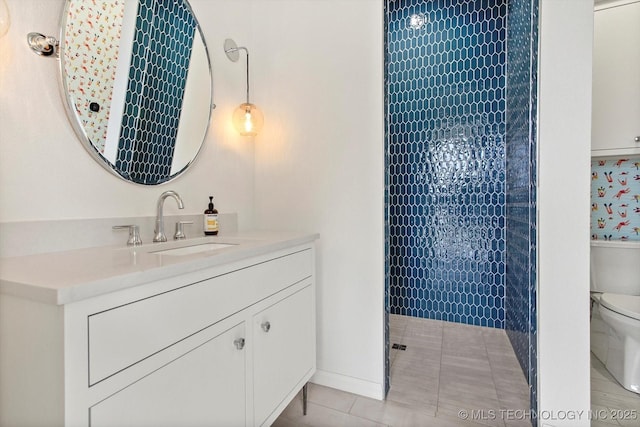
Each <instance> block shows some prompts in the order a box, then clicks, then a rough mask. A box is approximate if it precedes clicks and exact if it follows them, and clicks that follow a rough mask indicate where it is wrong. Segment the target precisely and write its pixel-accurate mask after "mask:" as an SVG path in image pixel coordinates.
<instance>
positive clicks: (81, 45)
mask: <svg viewBox="0 0 640 427" xmlns="http://www.w3.org/2000/svg"><path fill="white" fill-rule="evenodd" d="M67 13H68V17H67V25H66V28H65V34H64V38H65V42H64V43H65V46H66V47H67V48H66V49H64V60H65V61H64V64H65V72H66V73H67V75H68V76H69V79H67V81H68V87H67V90H68V92H69V96H70V97H71V99H72V100H73V101H74V105H75V110H76V114H77V115H78V117H79V119H80V122H81V123H82V127H83V128H84V130H85V132H86V134H87V138H89V140H90V141H91V142H92V143H93V145H94V146H95V147H96V149H97V150H98V151H100V152H103V151H104V145H105V141H106V138H107V125H108V123H109V111H110V109H111V98H112V94H113V82H114V80H115V76H116V68H117V63H118V49H119V46H120V35H121V30H122V19H123V16H124V0H71V1H70V3H69V6H68V12H67Z"/></svg>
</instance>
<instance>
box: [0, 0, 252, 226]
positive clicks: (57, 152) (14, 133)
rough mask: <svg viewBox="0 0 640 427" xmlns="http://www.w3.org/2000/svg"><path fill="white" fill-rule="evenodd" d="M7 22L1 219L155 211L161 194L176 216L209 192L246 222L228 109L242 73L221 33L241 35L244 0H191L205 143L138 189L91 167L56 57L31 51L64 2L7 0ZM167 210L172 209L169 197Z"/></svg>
mask: <svg viewBox="0 0 640 427" xmlns="http://www.w3.org/2000/svg"><path fill="white" fill-rule="evenodd" d="M7 5H8V8H9V13H10V15H11V27H10V29H9V32H8V33H7V35H6V36H5V37H3V38H1V39H0V153H1V155H0V222H14V221H30V220H58V219H70V218H104V217H133V216H151V215H155V203H156V200H157V198H158V196H159V195H160V193H161V192H162V191H165V190H168V189H172V190H176V191H177V192H178V193H179V194H180V195H181V196H182V198H183V199H184V202H185V209H184V210H183V211H180V213H181V214H197V213H202V212H203V211H204V210H205V209H206V208H207V204H208V196H209V195H213V196H215V201H216V207H217V208H218V209H219V210H220V211H221V212H238V215H239V225H240V228H244V229H247V228H252V224H253V221H252V214H253V172H254V150H253V144H252V143H250V142H249V141H247V140H246V139H243V138H241V137H239V136H237V134H236V133H235V131H233V128H232V126H231V120H230V117H231V113H232V112H233V110H234V109H235V107H236V106H237V105H239V104H240V103H241V102H242V101H243V99H244V73H243V72H242V70H240V69H239V67H238V64H234V63H232V62H231V61H229V60H228V59H227V58H226V56H225V54H224V51H223V48H222V44H223V41H224V39H225V38H226V37H236V38H242V37H244V36H245V34H247V32H248V29H247V25H246V10H247V5H248V1H247V0H235V1H226V0H191V5H192V7H193V9H194V10H195V12H196V15H197V16H198V17H199V22H200V25H201V26H202V29H203V32H204V34H205V38H206V41H207V44H208V48H209V54H210V56H211V59H212V62H213V69H214V71H213V73H214V96H215V99H214V101H215V103H216V104H217V105H218V109H216V110H214V112H213V114H212V121H211V124H210V129H209V132H208V134H207V137H206V141H205V147H204V149H203V150H202V152H201V154H200V158H199V159H198V161H197V162H196V163H195V164H194V165H193V167H192V168H191V169H190V170H189V171H188V172H187V173H186V174H184V175H183V176H181V177H180V178H178V179H177V180H175V181H173V182H171V183H168V184H165V185H162V186H159V187H155V186H154V187H144V186H140V185H135V184H130V183H128V182H124V181H122V180H120V179H118V178H117V177H115V176H114V175H112V174H111V173H109V172H107V171H106V170H104V169H103V168H102V167H101V166H99V165H98V164H97V163H96V162H95V161H94V160H93V159H92V158H91V157H90V156H89V154H88V153H87V152H86V151H85V149H84V148H83V147H82V145H81V144H80V142H79V140H78V139H77V138H76V136H75V134H74V133H73V130H72V127H71V125H70V124H69V122H68V120H67V118H66V115H65V110H64V107H63V104H62V98H61V96H60V93H59V89H58V73H59V70H58V68H59V63H58V61H57V60H56V59H52V58H42V57H39V56H37V55H35V54H34V53H33V52H31V51H30V50H29V49H28V47H27V44H26V41H25V40H26V35H27V33H28V32H30V31H37V32H41V33H44V34H50V35H56V36H57V35H58V34H59V26H60V18H61V14H62V9H63V5H64V1H63V0H7ZM166 213H167V214H169V215H171V214H176V213H178V209H177V207H176V206H175V204H172V203H167V204H166Z"/></svg>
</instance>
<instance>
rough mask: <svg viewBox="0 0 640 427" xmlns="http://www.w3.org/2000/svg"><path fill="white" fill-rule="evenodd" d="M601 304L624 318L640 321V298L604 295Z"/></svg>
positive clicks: (601, 297)
mask: <svg viewBox="0 0 640 427" xmlns="http://www.w3.org/2000/svg"><path fill="white" fill-rule="evenodd" d="M600 304H602V306H603V307H606V308H608V309H609V310H611V311H614V312H616V313H618V314H622V315H623V316H627V317H630V318H632V319H636V320H640V296H636V295H621V294H610V293H606V292H605V293H604V294H602V295H601V296H600Z"/></svg>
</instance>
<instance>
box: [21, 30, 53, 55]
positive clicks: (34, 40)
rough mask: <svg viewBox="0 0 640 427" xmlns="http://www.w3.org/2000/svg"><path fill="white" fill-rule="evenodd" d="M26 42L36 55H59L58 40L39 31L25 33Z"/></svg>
mask: <svg viewBox="0 0 640 427" xmlns="http://www.w3.org/2000/svg"><path fill="white" fill-rule="evenodd" d="M27 43H28V44H29V47H30V48H31V50H33V51H34V52H35V53H36V54H37V55H40V56H54V57H56V58H57V57H58V55H59V50H58V47H59V45H60V42H58V39H56V38H55V37H52V36H45V35H44V34H40V33H29V34H27Z"/></svg>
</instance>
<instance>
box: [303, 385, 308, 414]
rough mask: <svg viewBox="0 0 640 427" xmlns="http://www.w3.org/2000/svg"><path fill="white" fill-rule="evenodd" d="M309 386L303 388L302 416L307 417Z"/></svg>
mask: <svg viewBox="0 0 640 427" xmlns="http://www.w3.org/2000/svg"><path fill="white" fill-rule="evenodd" d="M307 385H309V383H306V384H305V385H304V386H302V415H307Z"/></svg>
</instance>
